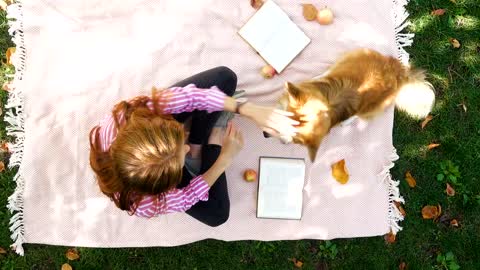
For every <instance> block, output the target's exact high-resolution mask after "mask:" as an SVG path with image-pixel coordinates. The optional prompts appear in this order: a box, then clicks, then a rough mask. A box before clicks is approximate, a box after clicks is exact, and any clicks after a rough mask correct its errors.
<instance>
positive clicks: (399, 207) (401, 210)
mask: <svg viewBox="0 0 480 270" xmlns="http://www.w3.org/2000/svg"><path fill="white" fill-rule="evenodd" d="M395 206H396V207H397V209H398V211H400V213H401V214H402V216H406V215H407V212H405V209H403V207H402V204H401V203H400V202H395Z"/></svg>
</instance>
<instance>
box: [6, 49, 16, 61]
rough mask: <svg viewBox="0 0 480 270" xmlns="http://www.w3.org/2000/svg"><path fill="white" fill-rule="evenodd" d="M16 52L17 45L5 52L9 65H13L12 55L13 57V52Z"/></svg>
mask: <svg viewBox="0 0 480 270" xmlns="http://www.w3.org/2000/svg"><path fill="white" fill-rule="evenodd" d="M13 53H15V47H10V48H8V49H7V51H6V52H5V56H6V57H7V64H8V65H11V64H12V62H11V59H10V57H12V54H13Z"/></svg>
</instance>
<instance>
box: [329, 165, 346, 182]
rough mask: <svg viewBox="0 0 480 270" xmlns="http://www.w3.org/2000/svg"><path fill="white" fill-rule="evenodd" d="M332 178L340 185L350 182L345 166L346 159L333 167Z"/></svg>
mask: <svg viewBox="0 0 480 270" xmlns="http://www.w3.org/2000/svg"><path fill="white" fill-rule="evenodd" d="M332 176H333V177H334V178H335V180H337V182H339V183H340V184H346V183H347V182H348V179H349V175H348V171H347V166H346V165H345V159H342V160H340V161H339V162H337V163H335V164H333V165H332Z"/></svg>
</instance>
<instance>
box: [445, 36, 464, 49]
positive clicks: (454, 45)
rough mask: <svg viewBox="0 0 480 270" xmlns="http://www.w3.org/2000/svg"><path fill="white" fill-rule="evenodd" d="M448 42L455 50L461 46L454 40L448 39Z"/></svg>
mask: <svg viewBox="0 0 480 270" xmlns="http://www.w3.org/2000/svg"><path fill="white" fill-rule="evenodd" d="M448 41H449V42H450V44H452V46H453V48H455V49H458V48H460V46H462V45H461V44H460V42H459V41H458V40H457V39H455V38H449V39H448Z"/></svg>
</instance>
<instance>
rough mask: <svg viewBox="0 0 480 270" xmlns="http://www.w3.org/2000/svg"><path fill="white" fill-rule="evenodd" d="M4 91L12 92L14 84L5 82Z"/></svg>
mask: <svg viewBox="0 0 480 270" xmlns="http://www.w3.org/2000/svg"><path fill="white" fill-rule="evenodd" d="M2 89H3V90H4V91H10V90H12V83H11V82H5V83H4V84H3V85H2Z"/></svg>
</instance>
